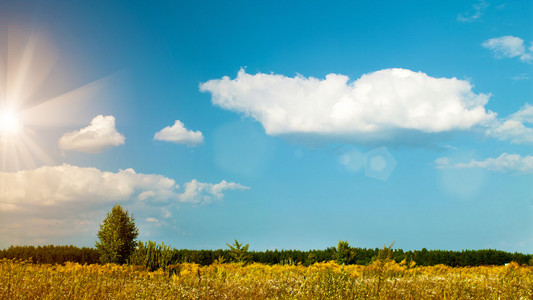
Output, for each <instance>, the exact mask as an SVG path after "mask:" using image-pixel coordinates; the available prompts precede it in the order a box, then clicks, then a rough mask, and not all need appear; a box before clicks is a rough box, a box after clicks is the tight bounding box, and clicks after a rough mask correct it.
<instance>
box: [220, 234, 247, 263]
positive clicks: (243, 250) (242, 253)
mask: <svg viewBox="0 0 533 300" xmlns="http://www.w3.org/2000/svg"><path fill="white" fill-rule="evenodd" d="M226 245H228V247H229V249H230V250H229V255H230V256H231V259H232V260H233V261H234V262H238V263H242V262H246V260H248V258H249V255H248V247H249V245H248V244H246V245H243V244H242V243H239V242H237V239H235V243H233V245H230V244H228V243H226Z"/></svg>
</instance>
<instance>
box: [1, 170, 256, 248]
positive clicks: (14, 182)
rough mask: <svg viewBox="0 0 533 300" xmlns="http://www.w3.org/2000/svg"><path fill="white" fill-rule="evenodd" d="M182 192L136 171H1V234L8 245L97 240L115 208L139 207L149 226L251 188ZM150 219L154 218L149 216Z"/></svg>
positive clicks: (198, 187) (189, 187)
mask: <svg viewBox="0 0 533 300" xmlns="http://www.w3.org/2000/svg"><path fill="white" fill-rule="evenodd" d="M184 187H185V189H184V191H183V192H181V191H180V188H179V186H178V185H177V184H176V182H175V181H174V180H173V179H171V178H168V177H165V176H162V175H157V174H141V173H136V172H135V171H134V170H133V169H126V170H119V171H118V172H105V171H101V170H99V169H96V168H84V167H77V166H72V165H68V164H63V165H60V166H44V167H40V168H36V169H32V170H25V171H18V172H0V214H1V216H2V218H1V219H0V223H1V224H2V226H0V235H1V236H3V237H4V238H3V241H2V242H0V248H1V247H2V246H8V245H4V244H2V243H11V244H13V243H33V242H36V241H37V240H39V241H43V243H45V242H46V243H50V242H55V241H57V242H59V243H65V242H68V240H69V239H68V237H71V238H75V239H78V238H85V239H86V240H89V241H93V240H94V236H95V235H96V231H97V228H98V220H99V219H100V220H101V219H102V218H103V216H105V211H106V209H108V208H109V207H110V205H112V204H114V203H117V202H120V203H126V204H127V205H128V206H133V207H136V208H137V210H136V211H135V212H136V213H140V214H141V216H142V215H143V214H144V215H145V217H144V218H142V220H143V221H147V222H152V221H153V220H152V221H150V220H147V218H148V217H150V218H154V219H155V218H156V217H157V218H160V219H161V218H162V219H165V218H168V217H170V216H171V215H172V214H171V212H170V209H172V208H175V207H176V206H177V205H179V204H180V203H194V204H205V203H209V202H212V201H213V200H221V199H222V198H223V197H224V193H225V192H226V191H228V190H246V189H248V187H246V186H243V185H240V184H237V183H234V182H227V181H225V180H222V181H221V182H220V183H217V184H212V183H203V182H198V181H197V180H195V179H193V180H191V181H190V182H187V183H185V184H184ZM146 214H148V215H146Z"/></svg>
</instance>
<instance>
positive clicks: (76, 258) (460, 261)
mask: <svg viewBox="0 0 533 300" xmlns="http://www.w3.org/2000/svg"><path fill="white" fill-rule="evenodd" d="M137 235H138V229H137V227H136V226H135V223H134V218H133V215H131V216H130V215H129V213H128V211H125V210H124V209H123V208H122V207H121V206H120V205H115V206H114V207H113V209H112V210H111V212H109V213H108V214H107V217H106V218H105V219H104V221H103V223H102V224H101V225H100V230H99V232H98V241H97V242H96V245H95V248H85V247H84V248H78V247H75V246H53V245H49V246H38V247H34V246H11V247H9V248H8V249H4V250H0V259H3V258H6V259H22V260H30V261H32V262H33V263H38V264H64V263H65V262H77V263H80V264H95V263H101V264H105V263H116V264H134V265H142V266H145V267H146V268H148V269H151V270H156V269H159V268H167V267H169V266H172V265H177V264H180V263H185V262H188V263H197V264H200V265H210V264H213V263H215V262H216V263H224V262H239V263H252V262H255V263H261V264H267V265H275V264H281V265H296V264H302V265H306V266H308V265H312V264H314V263H317V262H324V261H332V260H334V261H336V262H337V263H339V264H348V265H350V264H358V265H368V264H371V263H372V262H373V261H375V260H377V259H379V257H380V256H381V255H383V253H386V254H387V257H389V258H390V259H393V260H395V261H396V262H398V263H399V262H401V261H403V260H405V261H406V262H407V263H411V262H415V263H416V265H421V266H433V265H438V264H443V265H447V266H451V267H466V266H480V265H504V264H506V263H509V262H511V261H514V262H517V263H518V264H530V265H533V255H531V254H522V253H517V252H515V253H509V252H505V251H500V250H494V249H486V250H462V251H449V250H427V249H426V248H423V249H422V250H415V251H412V250H410V251H403V250H402V249H392V245H390V246H388V247H385V246H384V247H383V248H381V249H380V248H374V249H372V248H359V247H352V246H350V245H349V244H348V242H346V241H339V243H338V245H337V247H329V248H327V249H324V250H309V251H301V250H277V249H276V250H266V251H248V248H249V245H248V244H246V245H245V244H242V243H239V242H238V241H237V240H235V241H234V243H233V244H227V246H228V248H229V249H218V250H187V249H175V248H172V247H170V246H169V245H164V244H163V243H162V244H157V243H156V242H153V241H148V242H145V243H143V242H140V241H137V240H136V238H137Z"/></svg>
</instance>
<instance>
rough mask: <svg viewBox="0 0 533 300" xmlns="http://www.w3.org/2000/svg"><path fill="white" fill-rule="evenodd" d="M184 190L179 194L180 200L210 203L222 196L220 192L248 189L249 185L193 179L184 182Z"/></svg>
mask: <svg viewBox="0 0 533 300" xmlns="http://www.w3.org/2000/svg"><path fill="white" fill-rule="evenodd" d="M184 188H185V191H184V192H183V194H180V196H179V200H180V201H181V202H190V203H210V202H213V201H214V200H221V199H222V198H223V197H224V194H223V193H222V192H224V191H226V190H241V191H242V190H248V189H250V187H247V186H244V185H240V184H238V183H235V182H227V181H225V180H222V181H221V182H220V183H217V184H212V183H203V182H198V181H197V180H196V179H193V180H191V181H189V182H187V183H185V184H184Z"/></svg>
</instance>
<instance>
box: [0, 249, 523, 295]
mask: <svg viewBox="0 0 533 300" xmlns="http://www.w3.org/2000/svg"><path fill="white" fill-rule="evenodd" d="M0 299H533V267H528V266H519V265H518V264H516V263H511V264H509V265H507V266H490V267H488V266H487V267H461V268H452V267H447V266H443V265H438V266H431V267H422V266H414V265H411V266H409V265H407V264H405V263H396V262H394V261H392V260H379V261H375V262H374V263H372V264H370V265H368V266H359V265H347V266H342V265H339V264H337V263H335V262H327V263H316V264H313V265H311V266H309V267H305V266H302V265H296V266H294V265H292V266H291V265H284V266H281V265H273V266H269V265H262V264H255V263H253V264H249V265H246V266H244V265H241V264H212V265H209V266H200V265H198V264H194V263H183V264H178V265H173V266H168V267H167V269H166V270H163V269H159V270H157V271H149V270H148V269H147V268H145V267H141V266H131V265H124V266H119V265H113V264H107V265H80V264H77V263H66V264H65V265H64V266H61V265H53V266H52V265H34V264H31V263H27V262H24V261H17V260H5V259H4V260H0Z"/></svg>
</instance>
